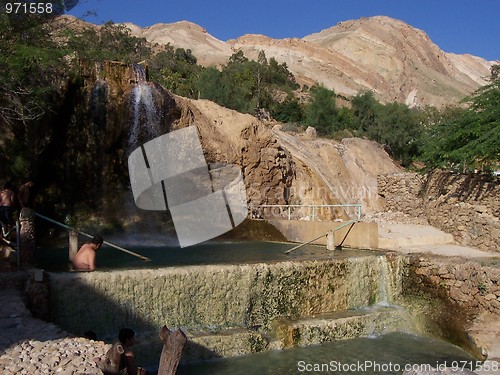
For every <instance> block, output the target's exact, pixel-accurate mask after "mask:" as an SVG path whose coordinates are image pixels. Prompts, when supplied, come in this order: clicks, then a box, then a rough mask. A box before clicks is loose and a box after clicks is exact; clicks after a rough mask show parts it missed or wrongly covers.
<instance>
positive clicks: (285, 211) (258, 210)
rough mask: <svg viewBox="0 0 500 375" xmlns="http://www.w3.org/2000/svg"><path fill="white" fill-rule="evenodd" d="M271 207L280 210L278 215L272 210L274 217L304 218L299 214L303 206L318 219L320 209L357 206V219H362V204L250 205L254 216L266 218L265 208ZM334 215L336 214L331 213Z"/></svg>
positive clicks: (312, 217)
mask: <svg viewBox="0 0 500 375" xmlns="http://www.w3.org/2000/svg"><path fill="white" fill-rule="evenodd" d="M266 208H270V209H271V210H279V211H278V213H277V215H276V214H275V212H272V214H273V215H272V216H273V218H274V217H286V218H287V220H303V219H304V218H305V217H306V216H305V215H304V216H297V213H298V212H300V210H301V209H302V208H306V209H309V210H310V212H311V217H310V220H311V221H315V220H317V219H318V211H319V210H324V209H333V210H335V209H338V208H356V218H352V219H355V220H357V221H360V220H361V205H360V204H286V205H285V204H261V205H250V210H251V211H250V212H251V213H252V216H257V217H259V216H262V217H261V218H264V219H265V216H266V215H265V209H266ZM331 216H332V217H333V216H335V215H333V214H332V215H331Z"/></svg>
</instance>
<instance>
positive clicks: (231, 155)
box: [172, 97, 400, 219]
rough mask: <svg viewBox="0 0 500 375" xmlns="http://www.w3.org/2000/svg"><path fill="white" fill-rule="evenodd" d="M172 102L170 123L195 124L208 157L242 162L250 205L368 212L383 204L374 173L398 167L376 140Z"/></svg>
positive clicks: (209, 104)
mask: <svg viewBox="0 0 500 375" xmlns="http://www.w3.org/2000/svg"><path fill="white" fill-rule="evenodd" d="M176 105H177V106H178V108H180V113H181V115H180V117H179V118H178V119H177V120H175V121H174V123H173V125H172V129H177V128H181V127H184V126H188V125H193V124H196V125H197V126H198V129H199V133H200V137H201V141H202V145H203V150H204V152H205V155H206V159H207V161H208V162H214V161H216V162H223V163H234V164H237V165H240V166H241V168H242V171H243V175H244V179H245V183H246V189H247V196H248V199H249V202H250V204H252V205H261V204H302V205H307V204H339V203H361V204H362V205H363V212H371V211H373V210H379V209H381V208H382V200H381V199H380V198H379V196H378V193H377V181H376V176H377V175H378V174H380V173H394V172H398V171H400V168H399V167H398V166H397V165H396V164H395V163H394V162H393V161H392V160H391V159H390V157H389V156H388V155H387V153H386V152H385V151H384V150H383V149H382V148H381V147H380V146H379V145H378V144H376V143H375V142H371V141H367V140H362V139H355V138H349V139H344V140H343V141H341V142H337V141H333V140H324V139H310V137H307V136H303V137H301V136H295V135H292V134H289V133H285V132H283V131H281V130H279V128H273V130H270V129H269V127H268V126H266V125H265V124H263V123H261V122H259V121H258V120H257V119H255V118H254V117H252V116H250V115H244V114H240V113H238V112H235V111H231V110H228V109H225V108H222V107H220V106H218V105H216V104H214V103H212V102H210V101H207V100H188V99H185V98H181V97H176ZM352 213H354V212H352ZM352 213H351V212H339V213H338V217H341V218H342V217H345V214H347V215H348V216H350V215H351V214H352ZM323 218H325V217H323ZM328 218H329V219H334V218H335V217H328Z"/></svg>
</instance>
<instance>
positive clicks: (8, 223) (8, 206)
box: [0, 181, 34, 237]
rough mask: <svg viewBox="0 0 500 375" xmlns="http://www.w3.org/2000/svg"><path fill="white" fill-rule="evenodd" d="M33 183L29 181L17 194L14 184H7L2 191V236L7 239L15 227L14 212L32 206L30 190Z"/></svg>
mask: <svg viewBox="0 0 500 375" xmlns="http://www.w3.org/2000/svg"><path fill="white" fill-rule="evenodd" d="M33 185H34V183H33V181H27V182H25V183H24V184H22V185H21V186H20V187H19V190H18V192H17V201H16V194H15V193H14V188H13V186H12V184H10V183H6V184H5V185H4V187H3V189H2V190H0V225H1V226H2V236H3V237H7V236H8V235H9V233H10V231H11V229H12V228H13V226H14V222H15V219H14V212H15V210H16V208H17V207H19V209H23V208H24V207H28V206H29V204H30V189H31V188H32V187H33Z"/></svg>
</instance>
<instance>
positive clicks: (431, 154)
mask: <svg viewBox="0 0 500 375" xmlns="http://www.w3.org/2000/svg"><path fill="white" fill-rule="evenodd" d="M497 72H498V68H497V67H495V66H494V67H493V68H492V75H491V81H490V83H489V84H488V85H486V86H484V87H481V88H480V89H479V90H477V91H476V92H475V93H474V94H472V95H471V96H470V97H468V98H466V99H465V101H464V102H465V103H467V104H468V105H469V106H468V108H467V109H465V110H461V111H459V112H458V113H455V115H454V116H452V117H449V118H444V119H443V120H442V121H439V122H438V123H436V124H435V125H433V126H430V127H429V128H428V129H427V132H426V138H425V143H424V152H423V156H422V159H423V160H424V161H425V162H426V163H427V165H428V166H429V167H443V168H451V169H457V170H460V171H464V172H465V171H467V170H468V169H472V168H477V169H481V170H483V169H488V168H492V167H495V166H496V165H498V163H499V161H500V78H499V77H498V74H497Z"/></svg>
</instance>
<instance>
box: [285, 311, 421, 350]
mask: <svg viewBox="0 0 500 375" xmlns="http://www.w3.org/2000/svg"><path fill="white" fill-rule="evenodd" d="M277 324H278V327H277V332H278V335H277V336H278V339H279V340H280V341H281V342H282V343H283V347H296V346H308V345H317V344H321V343H324V342H329V341H334V340H342V339H353V338H357V337H370V336H378V335H381V334H386V333H391V332H414V331H415V330H414V325H413V321H412V317H411V315H410V314H409V313H408V312H407V311H406V310H405V309H403V308H401V307H397V306H381V305H380V306H379V305H375V306H372V307H370V308H364V309H357V310H347V311H340V312H335V313H331V314H322V315H318V316H311V317H307V318H300V319H295V320H290V319H280V320H279V322H277Z"/></svg>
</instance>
